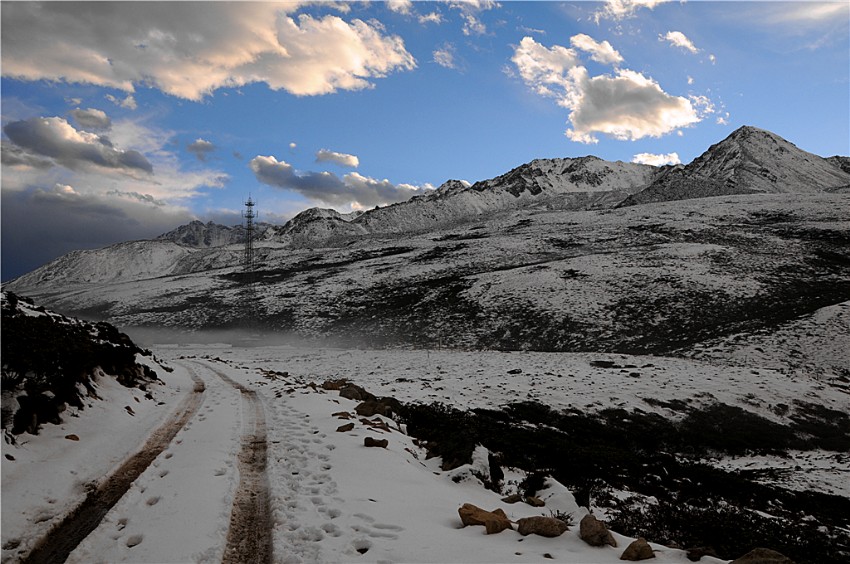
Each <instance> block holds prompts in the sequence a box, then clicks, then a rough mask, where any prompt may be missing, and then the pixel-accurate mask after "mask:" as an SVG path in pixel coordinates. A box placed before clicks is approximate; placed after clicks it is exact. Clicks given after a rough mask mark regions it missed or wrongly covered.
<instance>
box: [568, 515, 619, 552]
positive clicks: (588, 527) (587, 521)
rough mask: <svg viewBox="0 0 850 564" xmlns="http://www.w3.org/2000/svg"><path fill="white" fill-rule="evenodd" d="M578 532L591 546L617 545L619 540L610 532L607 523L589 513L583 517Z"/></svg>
mask: <svg viewBox="0 0 850 564" xmlns="http://www.w3.org/2000/svg"><path fill="white" fill-rule="evenodd" d="M578 534H579V536H580V537H581V540H583V541H584V542H586V543H587V544H589V545H590V546H602V545H604V544H607V545H610V546H614V547H616V546H617V541H616V540H615V539H614V537H613V536H611V533H610V532H608V527H606V526H605V523H603V522H602V521H600V520H599V519H597V518H596V517H594V516H593V515H591V514H590V513H588V514H587V515H585V516H584V517H582V519H581V522H580V523H579V527H578Z"/></svg>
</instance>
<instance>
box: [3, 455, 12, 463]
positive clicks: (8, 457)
mask: <svg viewBox="0 0 850 564" xmlns="http://www.w3.org/2000/svg"><path fill="white" fill-rule="evenodd" d="M3 456H5V457H6V460H11V461H13V462H14V460H15V457H14V456H12V455H11V454H4V455H3Z"/></svg>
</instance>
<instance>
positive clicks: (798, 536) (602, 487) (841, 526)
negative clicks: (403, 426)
mask: <svg viewBox="0 0 850 564" xmlns="http://www.w3.org/2000/svg"><path fill="white" fill-rule="evenodd" d="M678 409H679V410H680V411H681V412H682V413H683V414H684V418H682V419H680V420H677V421H671V420H669V419H665V418H663V417H661V416H659V415H656V414H649V413H640V412H632V413H628V412H626V411H624V410H616V409H608V410H604V411H602V412H600V413H599V414H598V415H587V414H584V413H582V412H580V411H578V410H568V411H562V412H558V411H555V410H552V409H550V408H548V407H546V406H544V405H540V404H536V403H515V404H511V405H509V406H507V407H506V408H505V409H504V410H484V409H476V410H473V411H469V412H465V411H461V410H458V409H455V408H452V407H448V406H445V405H442V404H432V405H419V404H411V405H404V406H401V407H400V408H399V409H398V411H399V413H400V418H401V419H402V420H403V421H405V422H406V423H407V430H408V433H410V434H411V435H413V436H415V437H417V438H419V439H420V440H421V441H422V443H423V445H424V446H425V447H426V448H427V449H428V450H429V452H430V453H431V454H432V455H435V456H441V457H442V460H443V468H444V469H451V468H455V467H457V466H460V465H462V464H466V463H469V462H470V461H471V455H472V451H473V449H474V448H475V446H476V445H477V444H481V445H483V446H485V447H487V448H488V449H489V450H490V451H491V453H494V454H493V455H492V456H491V467H493V468H494V470H492V471H491V476H499V475H502V474H501V472H499V471H498V470H495V468H496V467H500V466H506V467H515V468H521V469H523V470H526V471H527V472H528V473H529V474H528V478H527V479H526V480H525V481H524V482H523V483H521V484H518V487H519V489H520V491H522V493H523V494H524V495H526V496H532V495H534V494H535V492H536V491H537V489H539V488H541V487H542V486H543V478H544V477H545V476H552V477H554V478H555V479H557V480H558V481H559V482H561V483H563V484H565V485H567V486H568V487H569V488H570V489H571V490H572V491H573V492H574V493H575V494H576V499H577V501H578V502H579V504H580V505H585V506H589V505H592V506H593V507H595V508H597V510H600V509H601V510H603V511H604V512H605V513H606V514H607V515H608V516H609V519H608V524H609V525H610V527H611V528H612V529H614V530H616V531H618V532H620V533H622V534H625V535H629V536H634V537H644V538H646V539H647V540H649V541H651V542H657V543H661V544H667V545H669V546H673V547H679V548H684V549H692V554H693V555H694V556H695V557H697V556H698V555H699V554H713V555H716V556H718V557H720V558H726V559H734V558H737V557H739V556H741V555H743V554H745V553H747V552H749V551H751V550H753V549H754V548H756V547H769V548H771V549H773V550H777V551H779V552H781V553H782V554H785V555H786V556H788V557H790V558H792V559H793V560H794V561H796V562H798V563H812V564H815V563H831V562H834V563H839V562H846V561H847V559H848V557H850V532H848V531H850V500H848V499H846V498H843V497H839V496H833V495H827V494H822V493H817V492H809V491H800V492H795V491H791V490H788V489H784V488H779V487H773V486H767V485H763V484H761V483H759V482H758V481H757V479H758V477H759V475H758V473H756V472H730V471H724V470H721V469H718V468H716V467H714V466H712V465H711V464H710V463H709V462H708V461H707V460H706V458H707V457H708V456H709V455H712V456H717V455H723V454H742V453H753V454H755V453H762V454H767V453H772V454H775V455H778V456H783V454H784V453H785V452H787V450H788V449H792V448H793V449H799V450H804V451H806V450H817V449H825V450H828V451H832V452H834V453H835V456H836V457H845V458H846V457H847V452H848V450H850V416H848V414H846V413H843V412H838V411H831V410H824V409H823V408H821V407H819V406H817V405H812V404H806V403H804V402H798V403H795V405H794V406H793V407H792V408H789V409H790V410H791V413H792V414H791V416H790V421H791V423H790V424H789V425H787V426H785V425H779V424H777V423H774V422H771V421H768V420H766V419H764V418H761V417H759V416H757V415H755V414H752V413H748V412H745V411H743V410H741V409H740V408H737V407H731V406H727V405H723V404H715V405H714V406H712V407H710V408H708V409H701V410H697V409H689V408H687V407H686V406H684V405H682V406H678ZM486 485H487V486H488V487H491V488H492V489H494V490H496V491H501V489H502V488H503V487H505V486H506V485H507V484H504V483H502V482H501V480H494V481H493V482H490V483H487V484H486ZM623 492H626V495H625V496H624V495H623ZM695 559H698V557H697V558H695Z"/></svg>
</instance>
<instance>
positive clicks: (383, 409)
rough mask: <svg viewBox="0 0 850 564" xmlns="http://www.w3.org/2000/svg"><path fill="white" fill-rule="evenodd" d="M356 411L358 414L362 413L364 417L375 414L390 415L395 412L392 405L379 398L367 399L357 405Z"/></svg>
mask: <svg viewBox="0 0 850 564" xmlns="http://www.w3.org/2000/svg"><path fill="white" fill-rule="evenodd" d="M354 411H356V412H357V415H361V416H363V417H372V416H373V415H383V416H384V417H390V416H392V414H393V408H392V406H390V405H388V404H386V403H384V402H382V401H377V400H366V401H364V402H363V403H361V404H360V405H358V406H357V407H355V408H354Z"/></svg>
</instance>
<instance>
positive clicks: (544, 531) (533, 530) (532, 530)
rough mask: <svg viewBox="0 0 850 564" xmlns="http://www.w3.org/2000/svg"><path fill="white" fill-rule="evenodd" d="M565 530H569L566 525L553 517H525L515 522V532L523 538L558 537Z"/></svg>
mask: <svg viewBox="0 0 850 564" xmlns="http://www.w3.org/2000/svg"><path fill="white" fill-rule="evenodd" d="M567 529H569V527H568V526H567V524H566V523H564V522H563V521H561V520H560V519H556V518H555V517H544V516H537V517H525V518H523V519H520V520H519V521H517V530H518V531H519V534H521V535H523V536H525V535H540V536H541V537H559V536H561V535H562V534H564V532H565V531H566V530H567Z"/></svg>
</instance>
